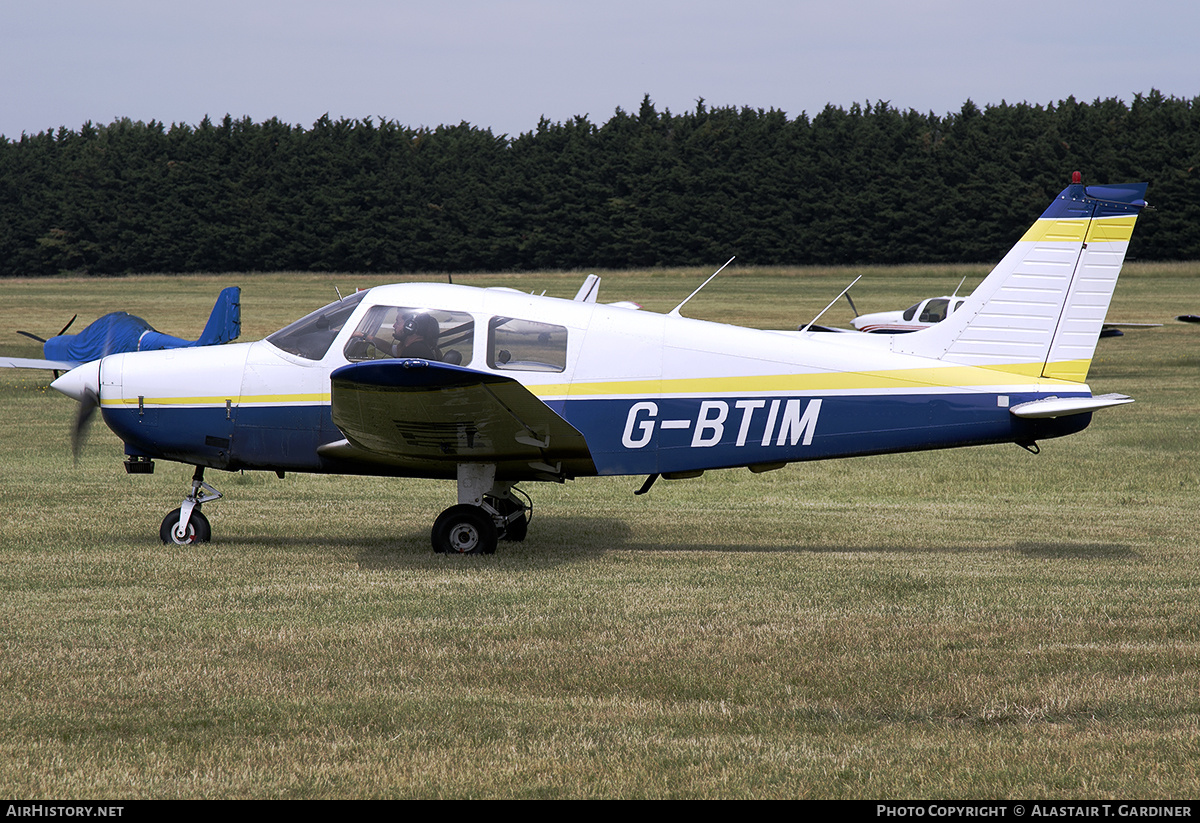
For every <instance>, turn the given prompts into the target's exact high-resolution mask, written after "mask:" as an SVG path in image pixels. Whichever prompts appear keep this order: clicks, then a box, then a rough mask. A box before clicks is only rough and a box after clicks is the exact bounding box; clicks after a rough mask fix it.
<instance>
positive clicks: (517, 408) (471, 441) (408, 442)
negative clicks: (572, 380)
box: [319, 359, 591, 477]
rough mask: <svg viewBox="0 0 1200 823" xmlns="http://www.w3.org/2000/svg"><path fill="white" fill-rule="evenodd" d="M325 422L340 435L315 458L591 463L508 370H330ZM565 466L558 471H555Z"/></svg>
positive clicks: (527, 466)
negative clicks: (504, 372)
mask: <svg viewBox="0 0 1200 823" xmlns="http://www.w3.org/2000/svg"><path fill="white" fill-rule="evenodd" d="M331 407H332V408H331V411H332V415H333V422H334V424H335V425H336V426H337V427H338V429H340V430H341V432H342V434H344V435H345V436H346V440H345V441H343V442H341V443H331V444H328V445H326V446H322V447H321V449H320V450H319V451H320V453H321V454H322V456H325V457H330V458H342V459H353V460H367V461H372V462H382V463H387V464H391V465H399V466H406V467H408V468H410V469H411V470H412V471H414V473H421V474H436V473H439V472H446V471H448V470H449V471H453V469H454V466H456V465H457V464H458V463H495V464H496V465H497V473H498V475H500V476H504V475H523V476H538V477H540V476H545V475H550V476H560V477H561V476H564V475H568V476H569V475H573V474H575V471H573V470H572V464H578V463H579V462H580V461H583V465H575V467H574V468H576V469H583V468H584V466H586V467H590V466H591V456H590V453H589V451H588V447H587V442H586V441H585V440H584V437H583V435H582V434H580V433H579V431H578V430H576V429H575V427H574V426H572V425H571V424H570V423H568V422H567V421H566V420H564V419H563V418H562V417H561V416H559V415H558V414H556V413H555V412H554V410H552V409H551V408H550V407H549V406H547V405H546V404H545V403H543V402H542V401H541V400H539V399H538V398H537V397H535V396H534V395H533V394H532V393H531V392H530V391H529V390H528V389H526V388H525V387H524V386H523V385H521V384H520V383H519V382H517V381H516V380H514V379H512V378H511V377H507V376H504V375H498V374H491V373H489V372H481V371H475V370H473V369H468V368H463V367H461V366H452V365H450V364H448V363H438V362H432V361H428V360H415V359H403V360H378V361H373V362H367V363H356V364H354V365H350V366H343V367H342V368H340V369H337V370H336V371H334V372H333V374H332V375H331ZM564 466H565V468H564Z"/></svg>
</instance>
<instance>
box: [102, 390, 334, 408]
mask: <svg viewBox="0 0 1200 823" xmlns="http://www.w3.org/2000/svg"><path fill="white" fill-rule="evenodd" d="M226 401H229V402H230V403H232V404H233V405H235V406H249V405H252V404H262V405H273V406H278V405H309V406H311V405H321V404H324V405H329V393H328V392H326V393H324V394H251V395H246V396H244V397H242V396H238V397H143V398H141V399H140V400H139V399H138V398H136V397H133V398H111V397H106V398H104V399H103V400H102V401H101V405H104V406H136V405H138V403H139V402H141V403H143V404H145V405H147V406H224V405H225V403H226Z"/></svg>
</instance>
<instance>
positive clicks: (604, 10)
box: [0, 0, 1200, 138]
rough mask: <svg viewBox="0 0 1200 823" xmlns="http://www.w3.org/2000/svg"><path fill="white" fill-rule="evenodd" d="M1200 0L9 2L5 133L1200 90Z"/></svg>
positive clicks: (483, 122)
mask: <svg viewBox="0 0 1200 823" xmlns="http://www.w3.org/2000/svg"><path fill="white" fill-rule="evenodd" d="M1197 32H1200V2H1196V0H1137V2H1136V3H1135V2H1133V0H1088V1H1087V2H1079V1H1078V0H1075V2H1068V1H1066V0H1032V1H1030V2H1027V0H1005V2H986V0H974V1H973V2H952V1H951V0H897V1H896V2H885V0H827V1H826V2H808V0H792V1H791V2H785V0H722V1H721V2H717V1H716V0H591V2H575V0H425V2H407V1H406V0H394V1H393V2H387V0H337V2H319V1H318V0H287V2H283V1H282V0H201V2H196V1H195V0H189V2H173V0H0V134H3V135H6V136H7V137H9V138H16V137H19V136H20V135H21V134H22V133H30V134H35V133H38V132H42V131H45V130H47V129H57V128H58V127H60V126H66V127H67V128H70V129H78V128H79V127H80V126H81V125H83V123H84V122H86V121H89V120H90V121H92V122H95V123H108V122H111V121H112V120H113V119H115V118H118V117H130V118H132V119H134V120H144V121H149V120H159V121H162V122H165V123H167V124H170V123H176V122H179V123H188V124H192V125H194V124H196V123H198V122H199V121H200V120H201V119H202V118H203V117H204V116H205V115H209V116H211V117H212V118H213V119H220V118H221V117H223V116H224V115H225V114H231V115H233V116H234V117H235V118H240V117H244V116H249V117H250V118H251V119H253V120H255V121H259V122H261V121H262V120H266V119H268V118H270V117H278V118H279V119H281V120H283V121H285V122H288V123H292V124H296V125H301V126H304V127H306V128H307V127H309V126H311V125H312V123H313V122H314V121H315V120H317V119H318V118H319V117H321V115H323V114H325V113H328V114H329V115H330V116H332V117H334V118H335V119H336V118H338V117H349V118H355V119H357V118H366V117H384V118H387V119H390V120H395V121H397V122H399V123H401V124H403V125H408V126H437V125H440V124H457V123H459V122H462V121H466V122H469V123H471V124H472V125H475V126H478V127H481V128H491V129H492V131H493V132H494V133H496V134H510V135H517V134H520V133H522V132H526V131H529V130H531V129H533V128H535V127H536V126H537V123H538V120H539V118H540V117H542V116H545V117H547V118H549V119H550V120H552V121H562V120H567V119H569V118H571V117H573V116H575V115H585V116H587V117H588V119H589V120H591V122H593V123H595V124H597V125H599V124H602V123H604V122H605V121H606V120H608V119H609V118H610V117H611V116H612V114H613V112H614V110H615V109H616V108H618V107H620V108H623V109H625V110H626V111H636V110H637V108H638V106H639V105H640V103H641V100H642V97H643V95H646V94H649V95H650V97H651V99H652V100H653V101H654V102H655V104H656V105H657V107H658V109H659V110H660V111H662V110H663V109H670V110H671V111H673V112H676V113H680V112H684V111H690V110H692V109H694V108H695V106H696V101H697V100H699V99H701V98H703V99H704V100H705V102H706V104H707V105H709V106H710V107H711V106H729V105H733V106H738V107H741V106H750V107H753V108H763V109H771V108H775V109H781V110H783V111H785V112H787V114H788V115H789V116H790V117H795V116H797V115H799V114H800V113H801V112H803V111H807V112H808V113H809V115H813V114H816V113H817V112H819V111H820V110H821V109H822V108H824V107H825V105H826V104H827V103H832V104H833V105H835V106H840V107H842V108H847V107H849V106H850V105H851V104H852V103H855V102H859V103H866V102H871V103H874V102H875V101H879V100H884V101H889V102H890V103H891V105H892V106H894V107H896V108H899V109H904V110H907V109H916V110H918V111H920V112H923V113H924V112H934V113H935V114H939V115H944V114H946V113H947V112H951V111H958V110H959V109H960V108H961V106H962V104H963V102H964V101H965V100H967V99H968V98H969V99H971V100H973V101H974V102H975V103H976V104H978V105H979V106H981V107H982V106H986V105H988V104H994V103H999V102H1001V101H1002V100H1004V101H1007V102H1009V103H1018V102H1022V101H1026V102H1029V103H1039V104H1047V103H1053V102H1057V101H1058V100H1062V99H1065V98H1066V97H1068V96H1074V97H1075V98H1076V99H1078V100H1086V101H1089V102H1090V101H1091V100H1094V99H1096V98H1098V97H1099V98H1109V97H1117V98H1120V99H1122V100H1125V101H1126V102H1129V101H1131V100H1132V99H1133V96H1134V94H1136V93H1139V92H1141V93H1145V92H1148V91H1150V90H1151V89H1152V88H1155V89H1158V90H1159V91H1161V92H1163V93H1164V94H1166V95H1168V96H1174V97H1184V98H1188V99H1191V98H1195V97H1197V96H1200V48H1198V47H1197V43H1198V40H1197Z"/></svg>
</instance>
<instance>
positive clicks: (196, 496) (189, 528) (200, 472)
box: [158, 466, 222, 546]
mask: <svg viewBox="0 0 1200 823" xmlns="http://www.w3.org/2000/svg"><path fill="white" fill-rule="evenodd" d="M221 497H222V495H221V493H220V492H219V491H217V490H216V489H214V488H213V487H212V486H210V485H208V484H207V483H205V482H204V467H203V466H197V467H196V472H195V474H193V475H192V491H191V492H190V493H189V494H188V496H187V497H185V498H183V504H182V505H180V507H179V508H178V509H175V510H173V511H171V512H170V513H169V514H167V516H166V517H164V518H163V522H162V525H161V526H159V527H158V538H159V540H161V541H162V542H163V543H164V544H165V545H168V546H170V545H172V544H174V545H176V546H191V545H194V544H196V543H207V542H208V541H209V540H211V539H212V527H211V526H209V525H208V518H207V517H205V516H204V514H203V513H202V512H201V511H200V505H201V504H202V503H212V502H214V501H216V500H220V499H221Z"/></svg>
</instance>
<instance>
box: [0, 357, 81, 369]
mask: <svg viewBox="0 0 1200 823" xmlns="http://www.w3.org/2000/svg"><path fill="white" fill-rule="evenodd" d="M79 365H82V364H80V363H73V362H68V361H66V360H33V359H30V358H28V357H0V369H52V370H54V371H70V370H71V369H73V368H75V367H76V366H79Z"/></svg>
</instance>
